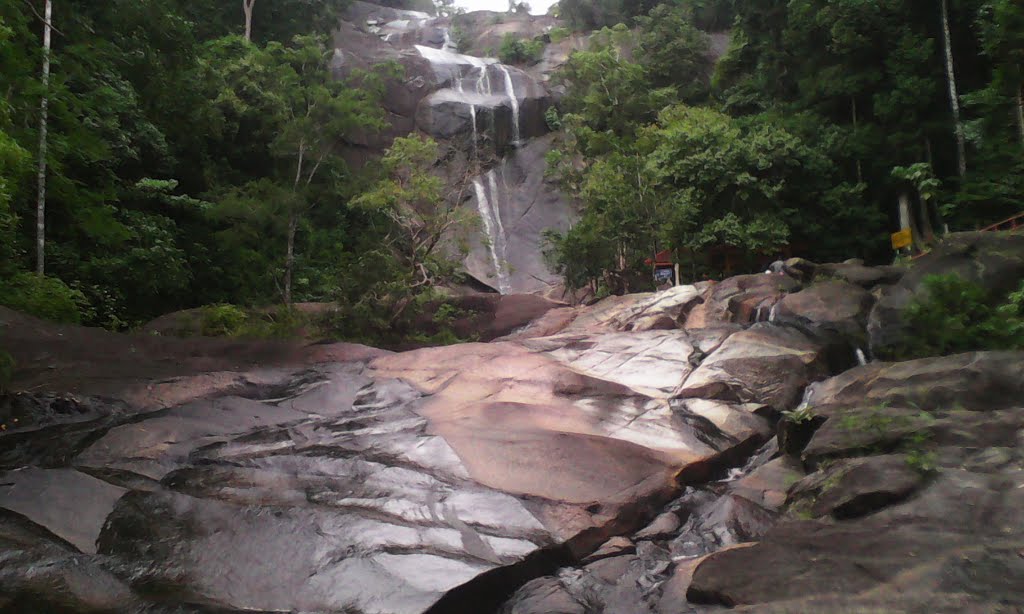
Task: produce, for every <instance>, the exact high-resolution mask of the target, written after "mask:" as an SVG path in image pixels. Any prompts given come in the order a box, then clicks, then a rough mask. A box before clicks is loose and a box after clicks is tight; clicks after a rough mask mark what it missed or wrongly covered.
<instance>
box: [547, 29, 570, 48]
mask: <svg viewBox="0 0 1024 614" xmlns="http://www.w3.org/2000/svg"><path fill="white" fill-rule="evenodd" d="M548 37H549V38H550V39H551V42H552V43H556V44H557V43H560V42H562V41H564V40H565V39H567V38H569V29H568V28H562V27H558V28H551V31H550V32H548Z"/></svg>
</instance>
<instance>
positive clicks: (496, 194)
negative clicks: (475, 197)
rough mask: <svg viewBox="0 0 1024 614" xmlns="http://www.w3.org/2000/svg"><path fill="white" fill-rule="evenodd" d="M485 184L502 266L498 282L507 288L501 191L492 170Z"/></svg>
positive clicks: (506, 257) (505, 238)
mask: <svg viewBox="0 0 1024 614" xmlns="http://www.w3.org/2000/svg"><path fill="white" fill-rule="evenodd" d="M487 182H488V183H489V184H490V187H491V198H492V200H493V201H494V202H493V203H491V210H492V212H493V213H494V222H495V226H497V230H498V256H499V258H500V261H501V264H502V267H501V272H500V274H499V275H498V281H499V283H501V282H502V280H503V278H504V283H505V286H506V287H507V286H508V275H506V274H505V268H506V267H505V264H506V262H507V261H508V235H506V234H505V225H504V224H502V223H501V191H500V190H499V189H498V176H497V173H495V172H494V169H493V168H492V169H491V171H490V172H489V173H487ZM501 183H502V185H504V183H505V177H504V171H502V178H501ZM502 292H505V290H502Z"/></svg>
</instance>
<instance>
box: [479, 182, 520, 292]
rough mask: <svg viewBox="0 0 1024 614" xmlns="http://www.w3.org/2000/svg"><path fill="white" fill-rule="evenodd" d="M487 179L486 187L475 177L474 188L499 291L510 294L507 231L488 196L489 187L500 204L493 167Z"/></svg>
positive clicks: (499, 213)
mask: <svg viewBox="0 0 1024 614" xmlns="http://www.w3.org/2000/svg"><path fill="white" fill-rule="evenodd" d="M487 181H488V184H489V186H486V187H485V186H484V182H483V181H482V180H481V179H480V178H479V177H477V178H474V179H473V190H474V191H475V192H476V206H477V209H478V210H479V212H480V219H481V220H483V223H484V231H486V233H487V239H488V242H489V243H490V245H489V246H488V248H489V251H490V253H491V263H492V264H493V265H494V274H495V277H496V278H497V280H498V291H499V292H500V293H502V294H508V292H509V290H510V289H511V286H510V285H509V282H508V273H507V272H506V271H505V267H504V266H503V265H504V262H503V261H502V260H503V258H504V251H505V250H504V246H505V232H504V229H503V228H502V226H501V212H500V210H499V209H496V208H492V207H491V201H490V200H488V197H487V191H488V187H489V188H490V191H491V195H492V196H493V197H494V200H495V205H497V204H498V196H497V194H498V190H497V187H498V186H497V179H496V177H495V174H494V170H493V169H492V170H491V171H490V172H489V173H487ZM499 206H500V205H499Z"/></svg>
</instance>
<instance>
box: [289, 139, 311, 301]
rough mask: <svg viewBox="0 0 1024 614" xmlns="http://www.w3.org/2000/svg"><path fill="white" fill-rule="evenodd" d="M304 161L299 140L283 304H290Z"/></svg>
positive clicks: (303, 149) (303, 147)
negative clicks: (300, 184) (300, 185)
mask: <svg viewBox="0 0 1024 614" xmlns="http://www.w3.org/2000/svg"><path fill="white" fill-rule="evenodd" d="M305 161H306V143H305V141H300V142H299V160H298V162H297V163H296V164H295V181H294V183H292V195H291V202H289V203H288V236H287V246H286V247H285V254H284V304H285V305H287V306H289V307H291V306H292V271H293V270H295V232H296V230H297V229H298V227H299V202H298V201H299V182H300V181H302V165H303V164H304V163H305Z"/></svg>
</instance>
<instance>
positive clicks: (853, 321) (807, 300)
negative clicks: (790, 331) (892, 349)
mask: <svg viewBox="0 0 1024 614" xmlns="http://www.w3.org/2000/svg"><path fill="white" fill-rule="evenodd" d="M874 302H875V299H874V297H872V296H871V294H870V293H869V292H868V291H867V290H864V289H863V288H861V287H860V286H855V285H853V284H850V283H846V282H841V281H830V282H824V283H815V284H812V285H811V286H809V287H807V288H806V289H804V290H801V291H800V292H795V293H793V294H787V295H786V296H784V297H782V299H781V300H780V301H779V302H778V303H777V304H776V306H775V308H774V312H773V313H774V321H777V322H785V321H787V320H795V321H798V322H804V323H807V324H810V325H812V326H814V327H815V328H818V329H824V330H832V331H835V332H837V333H839V334H840V335H842V336H844V337H845V338H847V339H849V340H850V341H851V342H852V343H854V344H856V345H857V346H860V347H864V346H865V345H866V342H867V321H868V314H869V313H870V312H871V306H872V305H873V304H874Z"/></svg>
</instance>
